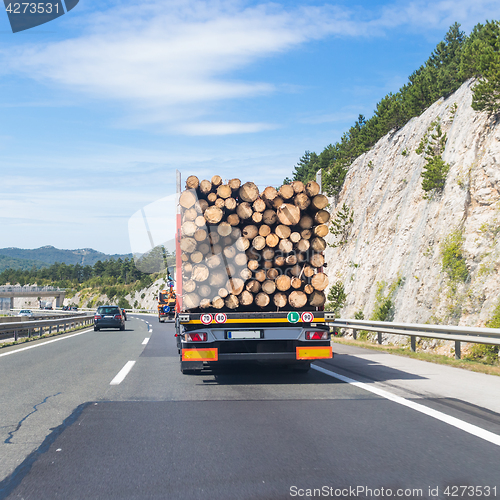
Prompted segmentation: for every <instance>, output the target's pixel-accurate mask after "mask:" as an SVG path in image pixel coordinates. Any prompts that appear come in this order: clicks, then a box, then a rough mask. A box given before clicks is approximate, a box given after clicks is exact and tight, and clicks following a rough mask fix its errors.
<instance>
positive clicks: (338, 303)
mask: <svg viewBox="0 0 500 500" xmlns="http://www.w3.org/2000/svg"><path fill="white" fill-rule="evenodd" d="M346 299H347V295H346V293H345V290H344V284H343V283H342V282H341V281H337V282H336V283H334V284H333V285H332V286H331V288H330V291H329V292H328V300H329V302H327V304H326V310H327V311H332V312H334V313H335V316H337V315H338V314H339V312H340V310H341V309H342V308H343V307H344V304H345V301H346Z"/></svg>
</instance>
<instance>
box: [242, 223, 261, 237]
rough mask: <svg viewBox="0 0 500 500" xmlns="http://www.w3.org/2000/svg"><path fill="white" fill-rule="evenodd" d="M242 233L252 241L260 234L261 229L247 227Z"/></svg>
mask: <svg viewBox="0 0 500 500" xmlns="http://www.w3.org/2000/svg"><path fill="white" fill-rule="evenodd" d="M241 232H242V234H243V236H244V237H245V238H247V239H249V240H250V241H252V240H253V239H254V238H255V237H256V236H257V235H258V234H259V229H258V228H257V226H254V225H251V226H245V227H244V228H243V231H241Z"/></svg>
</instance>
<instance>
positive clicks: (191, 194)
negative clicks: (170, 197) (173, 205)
mask: <svg viewBox="0 0 500 500" xmlns="http://www.w3.org/2000/svg"><path fill="white" fill-rule="evenodd" d="M197 201H198V197H197V196H196V191H194V190H189V191H183V192H182V193H181V195H180V196H179V205H180V206H181V207H182V208H191V207H193V206H194V205H195V204H196V202H197Z"/></svg>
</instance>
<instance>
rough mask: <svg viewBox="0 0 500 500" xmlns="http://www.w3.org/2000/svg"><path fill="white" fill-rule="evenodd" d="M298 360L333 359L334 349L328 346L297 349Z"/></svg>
mask: <svg viewBox="0 0 500 500" xmlns="http://www.w3.org/2000/svg"><path fill="white" fill-rule="evenodd" d="M295 351H296V357H297V359H324V358H331V357H332V348H331V346H330V347H326V346H310V347H309V346H308V347H296V348H295Z"/></svg>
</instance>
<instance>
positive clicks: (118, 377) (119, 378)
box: [109, 361, 135, 385]
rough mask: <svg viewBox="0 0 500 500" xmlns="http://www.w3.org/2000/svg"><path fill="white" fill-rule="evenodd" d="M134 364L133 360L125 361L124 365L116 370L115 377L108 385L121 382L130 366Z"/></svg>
mask: <svg viewBox="0 0 500 500" xmlns="http://www.w3.org/2000/svg"><path fill="white" fill-rule="evenodd" d="M134 365H135V361H127V362H126V363H125V366H124V367H123V368H122V369H121V370H120V371H119V372H118V374H117V375H116V377H115V378H114V379H113V380H112V381H111V382H110V383H109V385H118V384H121V383H122V382H123V381H124V380H125V377H126V376H127V375H128V373H129V371H130V370H132V367H133V366H134Z"/></svg>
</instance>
